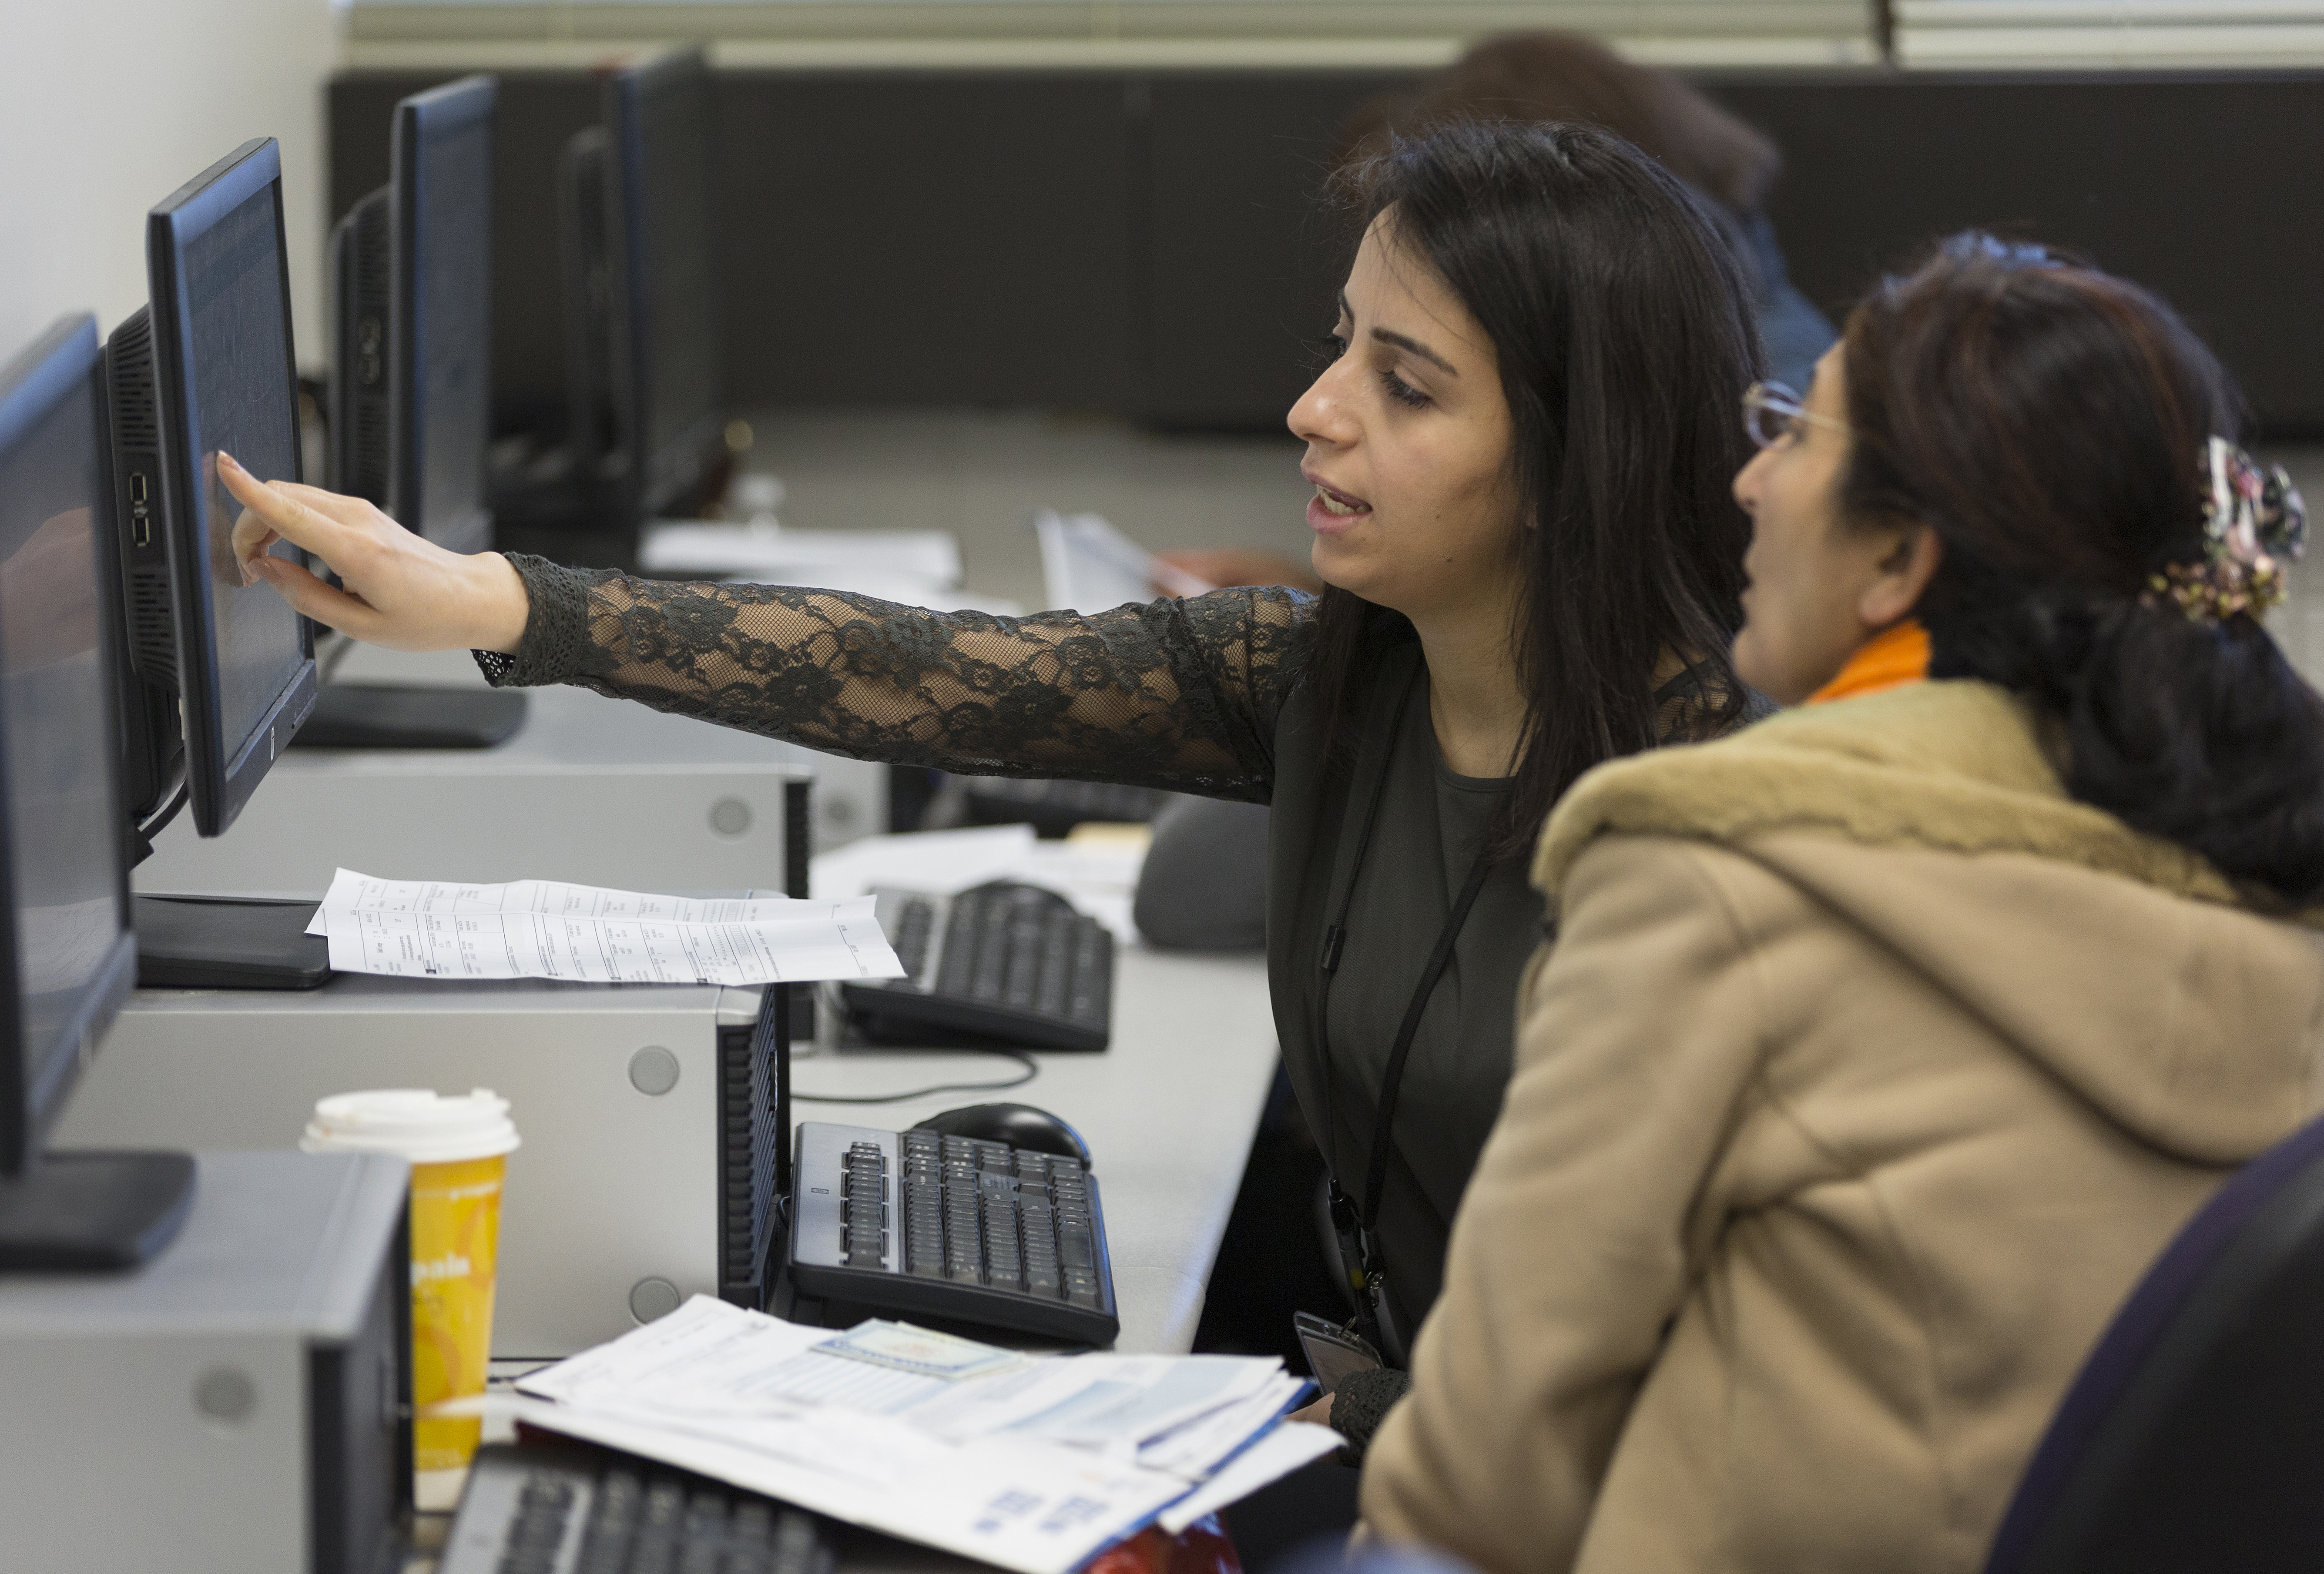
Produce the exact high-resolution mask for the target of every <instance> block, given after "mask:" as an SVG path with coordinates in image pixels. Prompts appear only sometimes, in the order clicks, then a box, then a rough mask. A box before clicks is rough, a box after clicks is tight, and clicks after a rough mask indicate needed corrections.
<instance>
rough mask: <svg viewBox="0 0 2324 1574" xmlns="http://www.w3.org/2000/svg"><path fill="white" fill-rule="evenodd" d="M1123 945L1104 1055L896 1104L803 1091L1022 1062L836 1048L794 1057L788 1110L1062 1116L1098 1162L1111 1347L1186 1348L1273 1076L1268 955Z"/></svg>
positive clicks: (865, 1117)
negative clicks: (967, 1109) (989, 1108)
mask: <svg viewBox="0 0 2324 1574" xmlns="http://www.w3.org/2000/svg"><path fill="white" fill-rule="evenodd" d="M1117 955H1118V957H1119V959H1120V960H1119V962H1118V963H1117V967H1116V972H1115V977H1114V994H1113V1047H1112V1048H1111V1049H1110V1050H1108V1051H1107V1052H1106V1053H1105V1054H1039V1055H1037V1056H1036V1057H1035V1058H1036V1059H1037V1061H1038V1062H1039V1063H1040V1067H1041V1074H1040V1075H1039V1076H1037V1077H1036V1078H1035V1079H1034V1080H1033V1081H1032V1082H1028V1083H1027V1084H1025V1086H1023V1087H1021V1088H1010V1089H1008V1090H1006V1091H996V1092H989V1093H987V1092H952V1093H938V1094H935V1095H932V1096H930V1097H927V1098H922V1099H915V1100H910V1101H908V1102H906V1103H900V1104H871V1105H863V1104H817V1103H813V1102H803V1101H800V1100H801V1099H802V1096H803V1095H805V1094H812V1093H817V1092H824V1093H847V1094H866V1093H884V1092H890V1091H904V1090H907V1089H912V1088H921V1087H926V1086H928V1085H929V1084H931V1083H934V1082H999V1081H1001V1080H1003V1079H1004V1078H1006V1077H1007V1076H1009V1075H1010V1074H1011V1073H1012V1072H1013V1071H1014V1069H1015V1067H1014V1065H1013V1063H1010V1062H1009V1061H1006V1060H1002V1059H1001V1058H999V1057H998V1056H992V1055H978V1054H940V1053H930V1052H924V1051H918V1050H894V1049H850V1050H826V1051H824V1052H821V1053H819V1054H816V1055H815V1056H814V1057H813V1058H810V1059H806V1060H801V1061H798V1062H797V1063H795V1064H794V1068H793V1072H792V1077H791V1082H792V1088H791V1097H792V1100H793V1110H792V1113H793V1116H794V1118H797V1119H800V1120H835V1121H842V1122H846V1123H851V1124H855V1125H862V1126H875V1127H889V1128H894V1129H897V1130H901V1129H902V1128H905V1127H908V1126H910V1125H912V1124H913V1123H914V1122H915V1121H918V1120H923V1119H926V1118H927V1117H928V1116H930V1115H934V1114H936V1112H937V1111H939V1110H942V1109H958V1108H959V1107H961V1106H962V1105H964V1104H981V1103H986V1102H998V1101H1002V1100H1006V1101H1009V1102H1013V1103H1024V1104H1033V1105H1037V1106H1038V1107H1039V1108H1041V1109H1047V1110H1049V1111H1051V1112H1052V1113H1054V1114H1056V1115H1059V1116H1062V1117H1064V1118H1065V1120H1066V1121H1067V1122H1069V1123H1070V1124H1071V1125H1072V1126H1073V1127H1074V1129H1075V1130H1077V1131H1079V1132H1080V1133H1081V1134H1082V1137H1083V1138H1084V1140H1085V1141H1086V1142H1087V1143H1088V1144H1089V1148H1090V1154H1091V1155H1092V1157H1093V1158H1094V1159H1095V1161H1096V1164H1095V1174H1096V1175H1097V1179H1098V1186H1099V1194H1100V1196H1101V1197H1102V1199H1103V1201H1104V1206H1105V1233H1106V1240H1107V1243H1108V1247H1109V1248H1110V1250H1111V1253H1112V1256H1113V1294H1114V1301H1115V1303H1116V1306H1117V1308H1118V1310H1119V1312H1120V1317H1121V1336H1120V1339H1119V1340H1118V1341H1117V1342H1116V1345H1115V1348H1117V1349H1120V1350H1125V1351H1137V1352H1140V1353H1149V1352H1150V1353H1160V1354H1183V1353H1185V1351H1186V1350H1188V1349H1190V1348H1193V1345H1194V1324H1195V1322H1196V1321H1199V1320H1200V1318H1201V1317H1202V1314H1203V1290H1204V1287H1205V1286H1206V1285H1207V1284H1209V1282H1210V1275H1211V1264H1212V1262H1213V1260H1214V1259H1215V1258H1216V1257H1217V1256H1218V1250H1219V1240H1220V1238H1221V1237H1222V1236H1223V1235H1224V1234H1225V1233H1226V1227H1227V1214H1228V1212H1229V1210H1231V1209H1232V1208H1233V1206H1234V1198H1235V1190H1236V1188H1237V1186H1238V1185H1239V1184H1240V1182H1241V1180H1242V1170H1243V1164H1244V1163H1245V1161H1246V1160H1247V1159H1248V1158H1249V1157H1250V1144H1251V1137H1252V1136H1253V1134H1254V1133H1255V1132H1256V1131H1257V1130H1258V1128H1259V1112H1260V1109H1261V1108H1262V1107H1263V1106H1264V1105H1265V1104H1266V1102H1267V1093H1268V1085H1269V1084H1270V1083H1271V1082H1273V1080H1274V1076H1275V1060H1276V1046H1275V1020H1274V1017H1272V1016H1271V1015H1270V1013H1269V1011H1268V995H1267V962H1266V959H1265V958H1264V957H1261V956H1259V955H1257V954H1251V955H1239V956H1231V957H1215V956H1193V955H1188V954H1186V953H1172V952H1166V951H1155V950H1152V949H1149V948H1148V947H1145V946H1125V947H1123V948H1121V949H1120V952H1118V953H1117Z"/></svg>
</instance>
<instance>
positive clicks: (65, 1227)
mask: <svg viewBox="0 0 2324 1574" xmlns="http://www.w3.org/2000/svg"><path fill="white" fill-rule="evenodd" d="M105 400H106V393H105V379H104V366H103V357H102V354H101V353H100V351H99V349H98V346H97V323H96V320H95V319H94V318H89V317H87V316H80V317H71V318H65V319H63V320H62V321H60V322H59V323H57V324H56V326H55V327H51V329H50V330H49V331H48V332H47V333H46V334H44V335H43V336H42V337H41V338H40V340H39V341H38V342H37V343H35V344H34V345H32V347H31V348H30V349H28V350H26V351H25V352H24V353H23V354H21V355H19V356H17V357H16V358H15V359H14V361H12V362H10V363H8V364H7V365H6V366H5V368H0V1269H6V1268H72V1267H98V1266H120V1265H124V1264H127V1263H131V1262H134V1261H136V1260H139V1259H140V1258H142V1257H143V1256H145V1255H146V1254H148V1253H150V1252H152V1251H153V1250H155V1249H157V1248H158V1247H160V1246H161V1244H162V1243H163V1242H164V1241H166V1240H167V1239H168V1238H169V1237H170V1235H171V1233H172V1232H173V1231H174V1230H175V1229H176V1226H177V1223H178V1222H179V1221H180V1220H182V1218H183V1217H184V1210H185V1207H186V1204H187V1202H188V1201H189V1198H190V1196H191V1186H192V1180H193V1163H192V1160H191V1159H190V1158H189V1157H188V1156H187V1155H183V1154H104V1155H89V1154H64V1155H43V1154H42V1151H41V1150H42V1138H43V1137H44V1136H45V1134H46V1132H47V1130H48V1129H49V1128H50V1126H51V1124H52V1123H53V1122H54V1120H55V1118H56V1117H57V1114H58V1112H59V1111H60V1109H62V1108H63V1106H64V1102H65V1099H66V1097H67V1095H68V1094H69V1093H70V1092H71V1091H72V1087H73V1083H74V1081H75V1079H76V1077H77V1076H78V1072H79V1071H80V1068H81V1066H82V1065H83V1064H84V1063H86V1062H87V1060H88V1057H89V1056H90V1054H93V1053H94V1052H95V1050H96V1048H97V1044H98V1042H99V1041H100V1040H101V1039H102V1038H103V1037H104V1036H105V1031H106V1027H107V1026H109V1025H110V1024H111V1022H112V1020H113V1017H114V1014H115V1012H116V1011H117V1010H118V1009H119V1008H120V1006H121V1003H122V1001H123V1000H124V999H127V997H128V994H129V991H130V990H131V988H132V987H133V986H134V983H135V981H136V970H137V947H136V941H135V938H134V935H133V934H131V932H130V905H129V879H128V859H127V856H126V851H125V849H124V844H123V838H122V816H123V803H122V796H123V795H122V785H121V764H122V754H121V749H120V739H119V733H118V727H119V716H118V713H117V711H116V708H115V690H116V684H117V677H118V674H117V671H116V662H117V660H118V653H119V652H118V647H119V640H120V626H119V608H118V603H117V602H116V599H115V583H116V580H115V565H114V562H113V556H114V508H113V495H112V476H111V474H110V472H109V469H108V466H107V465H106V408H105Z"/></svg>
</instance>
